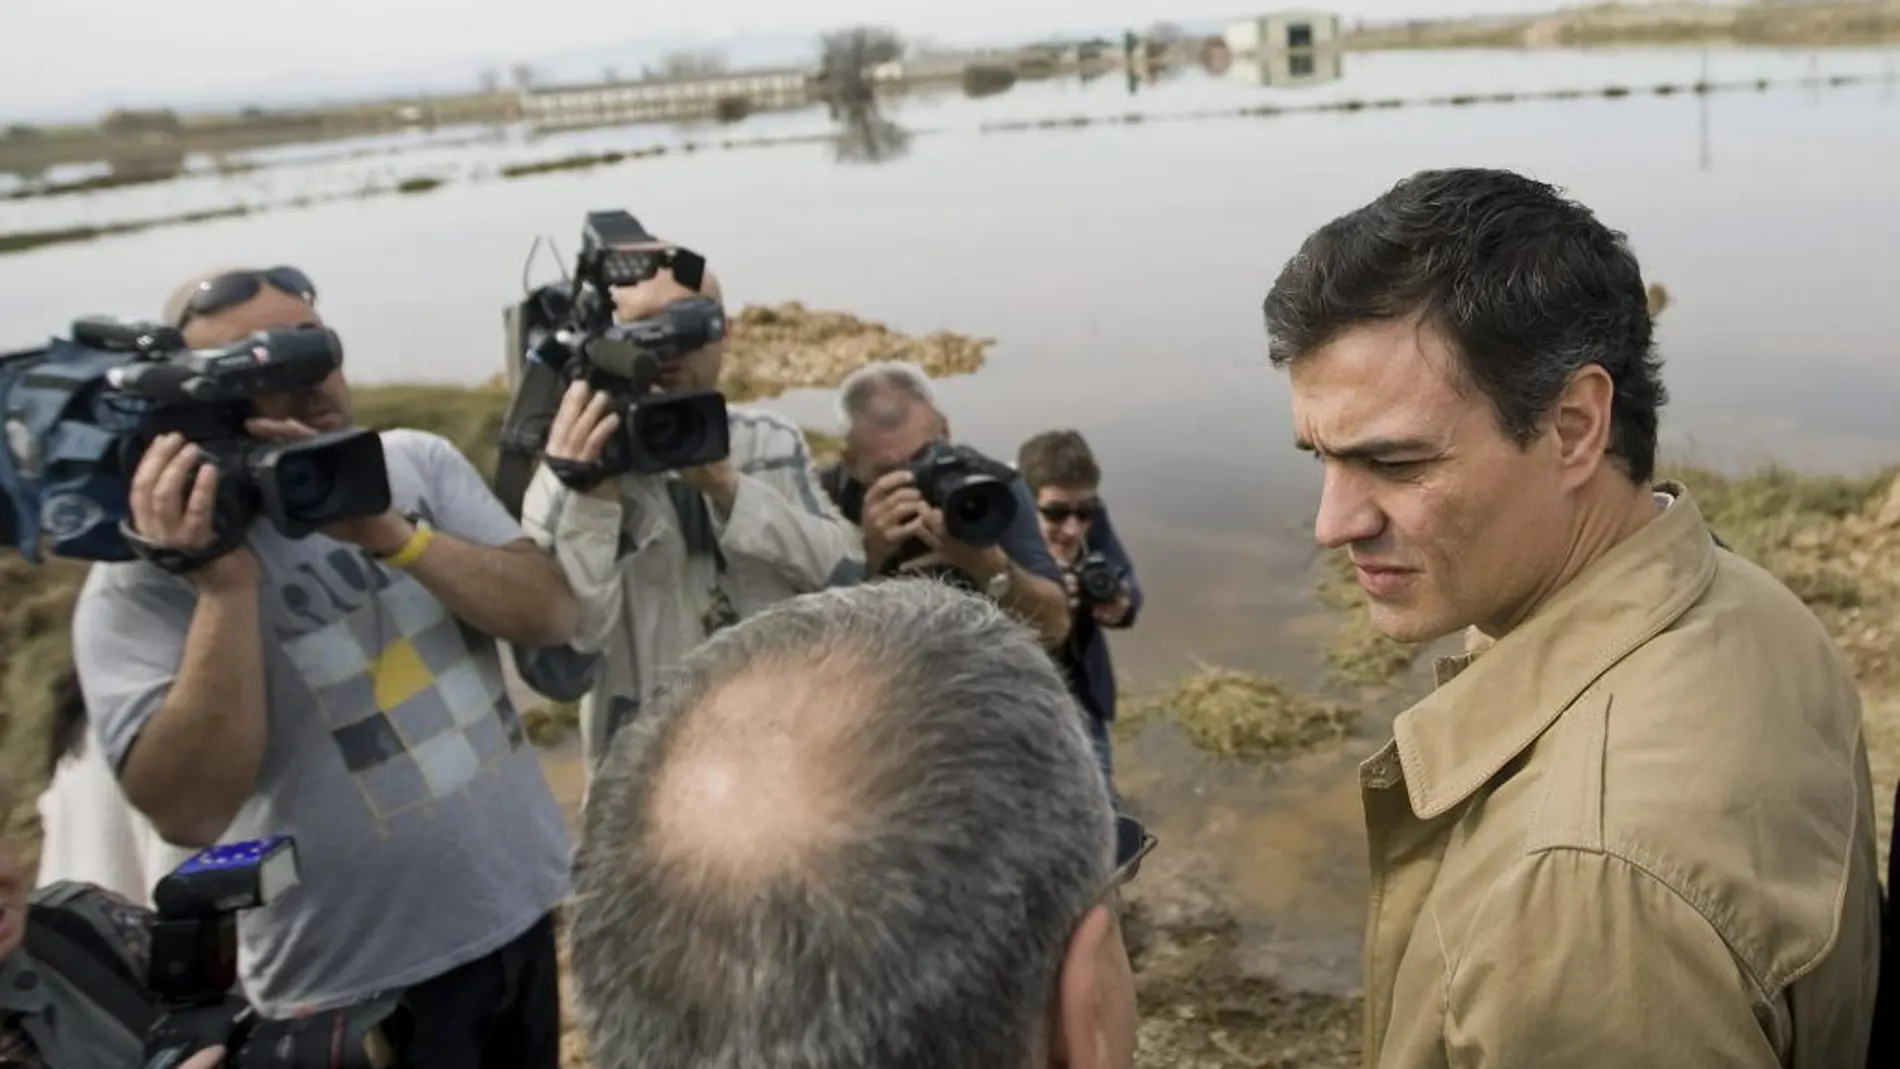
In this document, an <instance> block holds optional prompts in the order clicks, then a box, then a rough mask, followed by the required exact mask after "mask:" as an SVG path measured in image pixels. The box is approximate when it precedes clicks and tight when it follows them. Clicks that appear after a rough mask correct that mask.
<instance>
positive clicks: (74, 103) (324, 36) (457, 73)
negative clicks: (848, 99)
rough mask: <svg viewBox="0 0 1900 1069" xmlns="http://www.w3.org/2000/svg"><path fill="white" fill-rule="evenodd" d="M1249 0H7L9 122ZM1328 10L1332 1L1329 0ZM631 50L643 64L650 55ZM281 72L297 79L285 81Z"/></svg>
mask: <svg viewBox="0 0 1900 1069" xmlns="http://www.w3.org/2000/svg"><path fill="white" fill-rule="evenodd" d="M1561 3H1562V0H1348V6H1344V7H1338V8H1330V9H1328V10H1333V11H1336V12H1337V13H1338V14H1339V15H1340V16H1341V17H1342V18H1344V19H1348V20H1350V19H1354V18H1367V19H1379V20H1384V19H1397V18H1410V17H1421V16H1428V15H1439V14H1447V13H1469V12H1476V11H1536V10H1544V9H1549V8H1552V7H1557V6H1560V5H1561ZM1274 9H1275V8H1274V7H1273V6H1272V5H1270V4H1263V5H1262V6H1261V7H1260V8H1257V9H1256V8H1253V7H1251V6H1250V5H1249V4H1247V3H1246V0H1239V2H1236V0H948V2H946V0H683V2H680V3H677V4H672V5H662V4H660V3H657V2H656V0H0V120H4V119H17V118H22V117H43V116H69V115H73V114H79V115H89V114H92V113H94V112H96V111H97V110H98V109H100V108H103V107H110V106H115V105H124V104H137V103H151V102H153V101H155V100H156V101H165V102H169V101H185V102H193V101H201V100H207V99H229V98H233V97H244V96H246V95H248V94H257V95H260V96H262V97H265V98H268V99H273V100H282V99H285V98H286V97H295V96H296V95H297V90H298V89H299V88H301V87H302V86H300V84H299V83H304V84H306V85H307V86H308V87H309V88H311V89H312V90H314V91H316V92H319V93H337V92H341V93H348V92H353V91H364V90H367V91H376V90H380V89H383V88H385V87H387V86H390V85H392V84H393V85H403V84H405V82H406V81H407V80H408V78H406V76H412V77H413V81H416V82H422V83H434V84H440V83H441V82H442V81H443V79H444V78H465V79H466V82H467V84H468V85H470V86H473V85H474V84H475V81H476V78H477V75H478V72H479V71H480V70H481V69H482V68H483V67H484V66H487V65H492V64H495V63H501V64H503V65H504V66H505V65H506V64H507V63H508V62H511V61H513V60H516V59H522V60H529V61H532V60H537V59H540V58H542V57H544V56H549V55H557V54H560V53H563V52H573V51H578V50H589V48H590V46H599V45H611V44H617V43H619V42H627V43H628V44H629V46H630V47H631V46H632V45H633V43H635V42H638V41H640V40H642V39H651V38H672V37H678V36H684V35H693V36H697V35H707V36H717V37H729V36H734V35H806V34H810V33H812V32H814V31H817V30H821V29H827V28H834V27H837V26H841V25H848V24H852V23H856V22H865V21H873V22H877V23H880V24H884V25H890V26H894V27H896V28H897V29H898V30H900V31H902V32H904V33H907V34H911V35H930V36H935V37H937V38H939V39H943V40H946V41H952V42H954V41H963V40H971V39H983V38H995V37H998V36H1003V37H1014V36H1017V35H1033V34H1042V33H1049V32H1056V31H1063V30H1075V31H1078V32H1086V31H1095V30H1098V29H1101V28H1104V27H1108V28H1113V27H1116V26H1136V27H1140V26H1146V25H1148V24H1149V23H1151V22H1153V21H1155V20H1156V19H1158V18H1169V19H1174V20H1178V21H1190V20H1198V19H1204V18H1211V19H1221V18H1223V17H1226V16H1231V15H1234V14H1236V13H1239V14H1246V13H1250V12H1252V11H1254V10H1274ZM1323 9H1324V8H1323ZM630 58H631V61H630V62H629V63H628V64H627V65H628V66H629V67H636V68H637V66H638V64H639V62H640V60H641V59H642V58H643V57H640V56H632V57H630ZM287 83H288V84H287Z"/></svg>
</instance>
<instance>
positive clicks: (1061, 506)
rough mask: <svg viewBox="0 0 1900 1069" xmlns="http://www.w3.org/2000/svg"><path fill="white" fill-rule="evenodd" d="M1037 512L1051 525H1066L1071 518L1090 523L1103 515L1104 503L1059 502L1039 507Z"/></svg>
mask: <svg viewBox="0 0 1900 1069" xmlns="http://www.w3.org/2000/svg"><path fill="white" fill-rule="evenodd" d="M1036 511H1037V512H1040V513H1042V518H1043V519H1045V520H1048V521H1049V522H1050V523H1066V522H1068V520H1069V519H1070V518H1071V517H1073V518H1075V519H1078V520H1081V521H1082V522H1083V523H1088V522H1089V521H1091V520H1093V519H1095V517H1097V516H1099V515H1101V514H1102V503H1101V502H1099V501H1082V502H1078V503H1076V504H1074V505H1070V504H1065V503H1063V502H1060V501H1058V502H1052V503H1051V504H1047V505H1037V506H1036Z"/></svg>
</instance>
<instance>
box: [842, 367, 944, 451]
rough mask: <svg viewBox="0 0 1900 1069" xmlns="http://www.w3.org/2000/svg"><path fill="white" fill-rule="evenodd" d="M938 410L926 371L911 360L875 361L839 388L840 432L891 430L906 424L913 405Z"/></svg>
mask: <svg viewBox="0 0 1900 1069" xmlns="http://www.w3.org/2000/svg"><path fill="white" fill-rule="evenodd" d="M917 404H922V405H926V406H928V407H930V408H936V407H937V393H936V390H935V389H934V388H933V387H932V386H931V384H930V376H929V375H928V374H926V373H925V371H924V369H923V368H921V367H919V366H918V365H916V364H913V363H911V362H910V361H908V360H873V361H872V362H870V363H868V364H865V365H864V366H863V367H860V368H858V369H857V370H856V371H853V372H852V373H851V374H849V375H847V376H845V380H844V382H843V383H842V384H840V385H839V387H838V426H839V431H840V432H841V433H844V434H850V433H851V431H852V429H853V428H855V427H859V426H865V425H869V426H871V427H873V428H876V429H878V430H888V429H890V428H891V427H895V426H896V425H898V424H899V423H902V422H903V421H904V418H905V416H906V414H907V413H908V412H909V409H910V407H911V406H912V405H917Z"/></svg>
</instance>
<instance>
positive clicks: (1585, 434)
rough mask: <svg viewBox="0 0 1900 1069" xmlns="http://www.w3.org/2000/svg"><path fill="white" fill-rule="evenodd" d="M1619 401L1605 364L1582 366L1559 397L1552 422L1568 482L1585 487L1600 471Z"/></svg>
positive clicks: (1566, 481) (1558, 458)
mask: <svg viewBox="0 0 1900 1069" xmlns="http://www.w3.org/2000/svg"><path fill="white" fill-rule="evenodd" d="M1615 401H1616V382H1615V381H1614V380H1613V379H1611V378H1610V373H1609V372H1608V371H1605V370H1604V369H1603V366H1602V365H1601V364H1585V365H1584V366H1583V367H1581V368H1578V369H1577V371H1576V372H1575V373H1574V374H1572V375H1571V376H1570V381H1569V382H1568V383H1566V384H1565V385H1564V390H1563V393H1561V394H1559V395H1558V396H1557V404H1556V406H1555V407H1554V409H1553V410H1552V412H1551V418H1550V425H1551V429H1552V431H1553V432H1554V433H1555V435H1556V438H1557V460H1558V463H1559V464H1560V465H1561V466H1562V467H1563V469H1564V480H1563V481H1564V483H1565V485H1567V486H1572V487H1574V486H1581V485H1582V484H1583V483H1584V482H1586V481H1588V480H1589V478H1590V477H1591V476H1592V475H1594V474H1596V470H1597V467H1598V465H1600V464H1601V463H1602V462H1603V457H1604V454H1605V453H1607V452H1608V451H1609V448H1610V431H1611V426H1612V417H1611V413H1612V411H1613V408H1614V405H1615Z"/></svg>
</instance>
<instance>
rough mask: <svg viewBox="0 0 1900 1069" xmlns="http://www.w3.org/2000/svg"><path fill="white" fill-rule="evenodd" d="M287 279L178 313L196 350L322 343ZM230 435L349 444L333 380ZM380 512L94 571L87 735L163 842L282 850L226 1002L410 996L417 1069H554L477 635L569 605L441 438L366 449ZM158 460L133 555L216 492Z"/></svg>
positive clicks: (520, 812)
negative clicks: (296, 861)
mask: <svg viewBox="0 0 1900 1069" xmlns="http://www.w3.org/2000/svg"><path fill="white" fill-rule="evenodd" d="M315 300H316V294H315V287H314V286H313V285H312V284H311V283H310V281H309V279H308V278H307V277H306V276H305V275H304V274H303V273H302V272H301V271H297V270H295V269H294V268H281V267H280V268H272V269H269V270H263V271H258V270H248V269H242V270H232V271H224V272H219V273H216V274H213V275H210V276H208V277H204V278H201V279H199V280H196V281H194V282H192V283H190V284H188V285H186V286H184V287H183V288H181V289H180V290H179V291H178V293H177V294H175V295H174V297H173V299H172V300H171V302H169V305H168V308H167V315H166V318H167V320H168V322H169V323H170V324H172V325H173V326H176V327H178V328H179V329H180V330H181V331H182V332H183V333H184V335H185V339H186V341H187V343H188V344H190V345H192V346H194V347H213V346H224V345H228V344H230V343H232V342H235V341H237V340H239V339H242V338H245V337H247V336H249V335H250V334H252V333H253V332H255V331H258V330H263V329H291V328H297V327H300V326H305V325H316V324H319V323H320V322H321V317H320V316H319V315H318V314H317V310H316V307H315ZM254 412H255V418H253V419H251V420H250V422H249V423H248V424H247V429H249V430H250V432H251V433H252V434H254V435H256V436H258V437H262V438H294V437H307V436H310V435H312V434H315V433H317V432H319V431H334V430H338V429H342V428H347V427H350V426H351V425H352V423H353V417H352V411H351V401H350V391H349V387H348V385H347V384H346V382H345V380H344V376H343V373H342V371H341V370H340V369H339V370H338V371H336V372H334V373H332V374H331V375H330V376H329V378H327V379H326V380H324V381H323V382H321V383H319V384H317V385H316V386H314V387H311V388H308V389H303V390H297V391H291V392H287V393H282V394H276V395H267V396H260V397H258V398H256V399H255V401H254ZM381 442H382V447H383V451H384V458H385V463H386V466H387V468H388V474H389V491H390V497H391V500H392V507H391V509H390V510H389V511H388V512H386V513H384V514H383V515H380V516H375V517H372V518H365V519H356V520H349V521H345V522H342V523H338V524H336V525H334V526H333V527H331V528H330V529H329V530H328V531H327V532H325V533H320V534H315V535H311V536H309V537H307V538H300V539H294V540H293V539H287V538H284V537H283V536H282V535H281V534H280V533H279V532H278V531H277V530H276V529H275V528H273V527H272V526H271V525H270V524H269V523H268V522H255V523H253V524H252V525H251V526H250V527H249V528H248V530H247V532H246V536H245V539H244V541H243V543H242V544H240V545H239V546H238V547H237V548H236V549H234V550H232V551H230V552H229V553H227V554H224V555H222V556H220V557H218V558H216V559H214V560H212V561H210V562H209V563H206V564H204V565H202V566H201V567H198V568H197V569H195V570H193V571H190V572H188V573H186V574H185V575H182V576H181V575H174V574H171V573H170V572H167V571H165V570H163V569H161V568H159V567H158V566H157V565H156V564H154V563H151V562H149V561H146V560H135V561H130V562H126V563H110V564H100V565H98V566H95V567H94V568H93V569H92V572H91V575H90V576H89V577H88V579H87V581H86V585H85V588H84V590H83V591H82V592H81V594H80V598H79V604H78V608H77V612H76V619H75V623H74V655H75V659H76V662H77V664H76V666H77V668H78V672H79V679H80V684H81V687H82V689H83V691H84V695H85V701H86V707H87V709H88V711H89V713H90V714H91V715H92V718H93V720H92V728H93V731H94V738H95V739H96V740H97V741H98V742H99V743H100V744H101V746H102V749H103V751H104V753H105V755H106V757H107V759H108V761H109V762H111V764H112V767H113V768H114V769H115V770H116V772H117V773H118V776H119V781H120V783H121V784H122V785H123V787H124V788H125V793H126V796H127V797H128V798H129V799H130V800H131V801H132V803H133V805H135V806H137V807H138V808H139V810H140V811H142V812H144V813H145V814H146V815H147V816H148V817H149V818H150V819H151V821H152V823H153V824H154V825H155V826H156V827H157V828H158V830H159V833H160V834H161V835H163V836H164V837H165V838H166V839H167V840H168V841H171V842H173V843H176V844H179V845H185V846H203V845H207V844H211V843H214V842H216V841H218V840H220V839H221V838H224V837H226V836H233V837H235V838H238V839H250V838H257V837H260V836H263V835H266V834H272V833H278V832H282V833H285V834H289V835H291V836H292V837H294V838H295V840H296V842H297V844H298V850H299V854H300V857H301V863H300V867H301V870H302V876H301V879H300V881H299V883H298V885H297V886H295V887H293V888H291V889H290V890H289V891H287V892H285V893H284V894H282V895H281V896H279V897H277V898H276V899H275V900H273V901H272V902H271V903H270V904H268V905H266V906H264V907H261V908H259V909H255V910H250V911H247V912H246V913H245V914H244V915H243V916H242V918H241V919H240V921H239V924H238V927H239V933H240V937H241V953H240V972H241V978H242V981H243V987H244V993H245V995H246V996H247V997H248V998H249V999H250V1001H251V1002H252V1003H253V1004H254V1006H255V1007H256V1009H257V1011H258V1012H259V1013H260V1014H261V1015H263V1016H265V1017H270V1018H284V1017H291V1016H295V1015H297V1014H298V1013H300V1012H304V1011H311V1012H315V1011H322V1010H327V1009H333V1008H340V1007H344V1006H350V1005H356V1004H358V1003H361V1002H363V1001H364V1000H366V999H368V998H370V997H372V996H381V995H384V994H386V993H391V992H397V991H404V992H406V1004H407V1006H408V1009H409V1012H410V1014H411V1015H412V1016H413V1018H414V1021H415V1026H416V1037H415V1038H416V1044H415V1047H416V1050H417V1051H418V1055H417V1057H416V1059H415V1060H414V1062H413V1064H414V1065H416V1066H418V1067H422V1069H427V1067H431V1066H444V1067H447V1066H455V1067H469V1066H500V1065H508V1066H522V1067H529V1069H554V1067H555V1066H556V1065H557V1064H558V1060H559V1043H560V1034H559V1029H560V1023H559V995H558V988H557V984H556V974H555V947H554V928H553V919H552V912H553V910H554V907H555V906H556V905H557V904H558V903H559V902H560V901H561V900H562V899H563V898H564V897H565V895H566V893H567V887H568V882H567V867H568V865H567V862H568V852H569V849H570V846H569V840H568V837H567V832H566V828H565V825H564V823H563V820H562V816H561V812H560V809H559V807H558V806H557V805H556V803H555V801H554V797H553V795H552V793H551V792H550V791H549V789H548V784H547V781H546V779H545V778H544V777H543V776H542V773H541V768H540V764H539V761H538V758H537V755H536V752H535V750H534V748H533V746H531V745H529V744H528V743H527V742H526V739H525V735H524V732H523V730H522V725H521V722H520V719H519V717H518V716H517V714H516V710H515V708H514V706H513V704H512V702H511V701H510V699H509V697H508V695H507V692H506V689H505V684H504V677H503V675H502V668H501V660H500V656H499V653H498V650H497V640H498V639H500V640H506V641H509V642H515V643H524V644H549V643H559V642H564V641H566V640H567V639H568V638H569V637H570V636H571V635H572V633H573V628H574V622H575V619H576V617H577V609H576V605H575V599H574V597H573V594H572V593H571V592H570V591H569V589H568V587H567V584H566V582H565V580H564V579H563V578H562V576H561V574H560V570H559V569H558V568H556V567H555V566H554V564H553V562H551V561H549V560H548V559H547V556H546V555H545V554H543V553H542V552H541V551H540V550H539V549H538V548H537V547H536V546H535V545H534V543H533V542H532V541H530V540H529V539H528V538H527V536H526V535H525V534H524V533H523V532H522V531H521V529H520V527H519V526H518V525H516V524H515V523H514V522H513V521H512V520H511V519H510V518H509V516H508V514H507V512H506V510H505V509H503V507H502V505H501V503H500V502H499V501H498V500H496V498H495V497H494V496H493V494H492V493H491V492H490V491H489V489H488V486H487V484H486V483H484V482H483V480H482V477H481V475H480V473H479V472H477V471H476V470H475V468H474V467H473V466H472V465H471V464H470V463H469V462H468V460H467V459H466V458H465V457H463V456H462V454H461V453H460V452H458V451H457V450H456V449H455V447H454V446H453V445H451V444H450V443H449V442H447V441H446V440H444V439H442V438H440V437H438V436H436V435H433V434H426V433H423V432H420V431H414V430H392V431H385V432H383V434H382V435H381ZM198 460H199V450H198V448H197V447H196V446H194V445H191V444H189V443H187V442H184V441H181V440H179V439H178V438H177V437H175V436H166V437H163V438H160V439H159V440H158V441H157V442H156V443H155V444H153V446H152V447H151V448H150V449H149V450H148V451H147V452H146V454H145V455H144V457H143V458H142V459H141V460H140V462H139V465H138V468H137V470H136V472H135V474H134V476H133V479H132V489H131V502H130V505H131V520H130V525H131V527H132V528H133V529H134V532H135V533H136V534H137V535H138V536H139V537H140V538H142V539H144V540H147V541H149V542H153V543H157V544H159V545H162V546H170V547H177V548H183V549H194V548H199V547H204V546H207V545H209V544H211V542H212V540H213V533H214V532H213V526H212V519H211V515H212V504H213V502H214V500H215V499H216V491H217V483H218V480H219V479H220V478H221V474H220V473H219V472H218V471H217V470H216V469H215V468H213V467H211V466H204V467H197V466H196V464H197V461H198Z"/></svg>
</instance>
